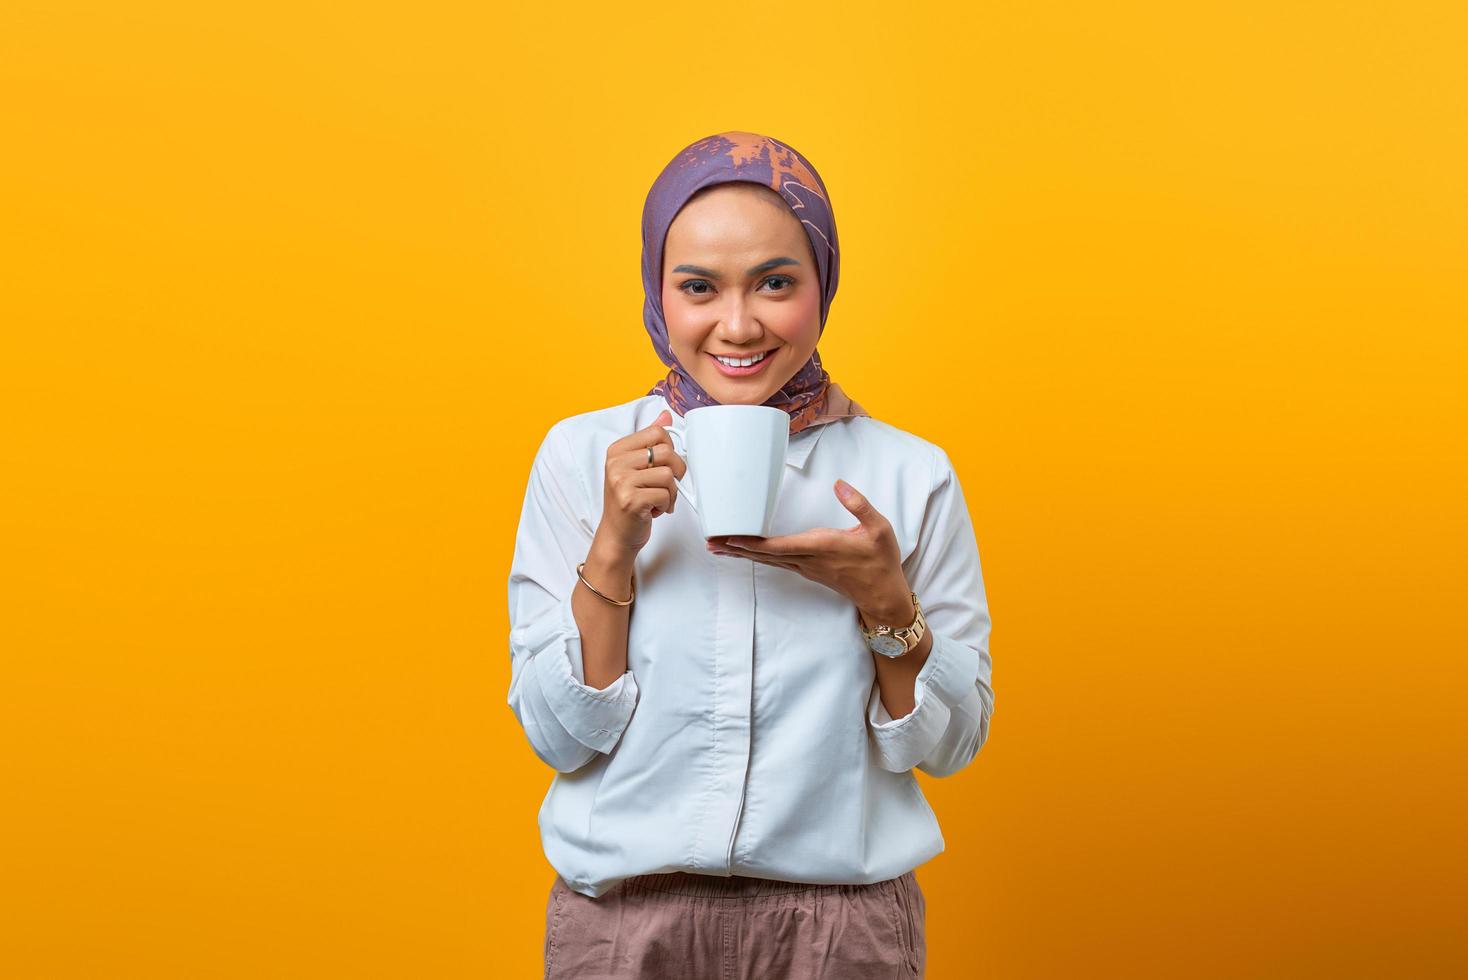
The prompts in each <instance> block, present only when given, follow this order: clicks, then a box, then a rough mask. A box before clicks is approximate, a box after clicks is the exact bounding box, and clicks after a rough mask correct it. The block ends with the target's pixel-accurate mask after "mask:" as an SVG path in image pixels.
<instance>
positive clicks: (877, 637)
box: [856, 592, 928, 657]
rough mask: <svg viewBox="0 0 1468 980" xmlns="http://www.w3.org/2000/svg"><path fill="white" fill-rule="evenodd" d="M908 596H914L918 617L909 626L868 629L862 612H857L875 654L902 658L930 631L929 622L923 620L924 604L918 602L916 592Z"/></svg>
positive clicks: (858, 622) (857, 618)
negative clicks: (863, 620)
mask: <svg viewBox="0 0 1468 980" xmlns="http://www.w3.org/2000/svg"><path fill="white" fill-rule="evenodd" d="M908 594H909V595H911V596H912V608H913V609H914V610H915V611H916V615H915V616H914V617H913V620H912V623H910V624H909V625H907V626H873V627H872V628H870V629H868V628H867V625H866V623H864V622H862V618H861V610H859V609H858V610H857V612H856V624H857V626H859V627H861V633H862V636H864V637H866V641H867V646H868V647H870V648H871V650H872V652H873V653H880V654H881V655H882V656H884V657H900V656H902V655H903V654H904V653H907V652H908V651H909V650H911V649H913V648H914V647H916V646H917V645H918V643H919V642H921V640H922V638H923V634H924V633H926V632H927V631H928V621H927V620H926V619H924V618H923V604H922V603H921V602H918V597H917V593H916V592H911V593H908Z"/></svg>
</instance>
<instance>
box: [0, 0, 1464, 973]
mask: <svg viewBox="0 0 1468 980" xmlns="http://www.w3.org/2000/svg"><path fill="white" fill-rule="evenodd" d="M520 6H521V7H522V8H523V9H520V10H518V11H510V10H507V9H495V8H494V7H492V6H487V5H484V4H471V3H457V4H446V3H438V2H418V3H402V4H397V5H385V4H340V3H331V4H325V3H319V2H301V0H293V2H291V3H288V4H286V3H273V2H271V3H252V4H231V5H227V6H222V5H220V4H200V3H187V4H186V3H172V4H165V3H159V2H143V3H132V4H119V3H112V4H101V3H76V2H64V0H44V2H41V0H9V2H7V3H6V4H5V5H4V8H3V12H0V83H3V91H0V127H3V130H0V146H3V151H0V199H3V205H0V221H3V236H0V327H3V333H0V344H3V348H0V400H3V401H0V436H3V438H0V466H3V483H0V492H3V512H0V521H3V525H0V533H3V538H0V554H3V557H4V561H3V582H0V609H3V619H0V623H3V626H0V629H3V632H0V656H3V659H0V663H3V668H0V794H3V800H0V823H3V827H0V974H3V975H4V976H5V977H6V978H7V980H12V978H13V980H39V978H47V980H50V978H87V980H93V978H109V980H110V978H149V980H159V978H202V977H209V978H218V980H226V978H230V980H232V978H267V977H268V978H312V980H318V978H328V977H330V978H335V977H341V978H419V977H432V978H460V977H463V978H468V977H498V976H505V977H511V976H513V977H529V976H539V970H540V956H541V943H542V939H543V927H544V914H545V900H546V896H547V893H548V891H549V887H550V883H551V876H552V872H551V870H550V868H549V865H548V864H546V862H545V860H544V857H543V856H542V853H541V851H540V844H539V837H538V834H537V829H536V823H535V814H536V809H537V807H538V806H539V803H540V800H541V798H542V796H543V794H544V792H545V790H546V787H547V786H548V784H549V780H550V770H549V769H547V768H546V767H545V766H543V765H542V764H541V763H540V762H539V761H538V760H537V759H536V758H535V757H534V755H533V754H532V752H531V751H530V748H529V745H528V743H527V742H526V740H525V738H524V735H523V733H522V732H521V730H520V729H519V727H518V725H517V724H516V722H515V719H514V717H513V715H512V713H511V711H510V709H509V708H508V706H507V705H506V703H505V697H506V693H507V686H508V681H509V657H508V643H507V633H508V623H507V611H506V598H505V586H506V577H507V574H508V566H509V559H510V553H511V547H512V541H513V535H514V530H515V522H516V519H517V516H518V508H519V505H520V501H521V497H522V494H523V492H524V487H525V480H526V476H527V472H528V467H529V463H530V459H531V456H532V454H533V452H534V450H535V447H536V446H537V444H538V443H539V440H540V439H541V437H542V436H543V434H544V432H545V430H546V428H547V427H548V426H549V425H550V424H551V423H553V422H554V421H555V420H557V419H559V418H562V417H565V416H567V415H571V414H574V413H578V412H582V411H588V410H591V409H595V408H599V407H603V406H607V405H611V404H615V403H619V402H623V401H626V400H628V399H630V398H634V397H637V396H639V395H641V394H643V393H645V392H646V391H647V389H648V388H649V387H651V385H652V383H653V382H654V381H655V380H656V379H657V378H658V377H659V376H660V375H661V373H662V366H661V365H660V364H659V362H658V361H657V359H656V357H655V356H654V354H653V352H652V348H651V345H650V344H649V342H648V339H647V337H646V334H645V333H644V330H643V326H642V323H641V301H642V295H641V286H640V281H639V278H638V260H639V251H638V249H639V216H640V210H641V207H642V202H643V197H644V195H645V193H646V191H647V188H648V186H649V184H650V183H651V181H652V179H653V178H654V177H655V176H656V174H657V172H658V170H659V169H660V168H661V167H662V166H663V164H664V163H665V162H666V161H667V160H668V159H669V157H670V156H671V155H672V154H673V153H674V152H675V151H676V150H677V149H678V148H680V147H682V146H683V145H685V144H686V143H688V142H690V141H691V140H694V139H696V138H699V137H702V136H705V135H708V134H710V133H713V132H718V131H720V130H724V129H733V128H739V129H751V130H755V131H759V132H765V133H768V134H769V135H772V136H775V137H776V138H778V139H782V140H786V141H788V142H790V143H791V144H793V145H794V146H796V147H797V148H798V149H800V150H801V151H802V152H803V153H805V154H806V155H807V156H808V157H809V158H810V159H811V160H812V161H813V162H814V163H815V164H816V166H817V168H818V169H819V170H820V171H821V173H822V175H823V177H824V178H825V180H826V182H827V184H828V186H829V188H830V191H831V194H832V198H833V202H834V205H835V210H836V215H837V220H838V226H839V229H840V235H841V242H842V245H843V249H844V255H843V277H842V284H841V287H840V293H839V295H838V296H837V299H836V302H835V304H834V307H833V312H832V315H831V320H830V321H829V323H828V326H827V332H826V335H825V338H824V339H823V342H822V344H821V348H820V349H821V352H822V356H823V358H824V359H825V362H826V365H827V367H828V369H829V370H830V371H831V373H832V376H833V377H835V378H836V379H838V380H839V381H840V382H841V383H842V385H843V386H844V387H845V388H846V389H847V390H848V392H850V393H851V394H852V396H853V397H855V398H856V399H857V400H858V401H860V402H861V403H862V404H863V405H865V406H866V407H867V408H868V409H869V410H870V411H872V412H873V414H875V415H877V416H878V417H880V418H884V419H886V420H888V421H890V422H892V423H893V424H895V425H897V426H899V427H902V428H905V429H908V430H909V431H913V432H916V433H918V434H920V435H922V436H924V437H926V438H928V439H931V440H932V441H934V442H936V443H938V444H939V445H942V446H943V447H945V448H946V449H947V450H948V452H949V454H950V455H951V457H952V458H953V460H954V462H955V465H956V466H957V468H958V470H959V474H960V476H961V478H962V480H963V483H964V487H965V491H966V493H967V495H968V500H969V503H970V505H971V508H972V513H973V517H974V521H975V525H976V528H977V531H978V537H979V543H980V551H981V555H982V559H983V563H984V570H985V576H986V580H987V583H988V587H989V597H990V604H991V611H992V614H993V617H994V631H993V638H992V653H993V657H994V663H995V671H994V685H995V689H996V695H997V702H996V712H995V715H994V719H993V729H992V735H991V741H990V743H989V744H988V746H986V748H985V749H984V750H983V752H982V754H981V755H980V757H979V758H978V759H977V760H976V762H975V763H974V765H973V766H972V767H971V768H969V769H968V770H965V771H964V772H963V773H961V774H959V775H958V776H956V777H954V778H952V779H946V780H934V779H930V778H928V777H927V776H920V778H921V779H922V781H923V782H922V785H923V787H924V789H925V791H926V792H927V793H928V795H929V798H930V799H931V800H932V802H933V805H934V807H935V809H936V810H937V812H938V814H939V817H940V820H941V822H942V825H943V828H944V832H945V836H946V838H947V843H948V849H947V851H946V852H945V853H944V854H942V855H941V856H939V857H938V858H937V859H935V860H934V861H932V862H930V863H928V864H926V865H924V866H922V867H920V868H919V870H918V875H919V881H920V882H921V884H922V886H923V888H924V890H925V893H926V895H927V897H928V903H929V905H928V907H929V918H928V923H927V927H928V942H929V963H930V971H929V976H930V977H932V978H941V980H946V978H964V977H998V978H1006V980H1011V978H1013V980H1020V978H1040V980H1049V978H1060V977H1126V978H1132V977H1167V978H1175V977H1192V978H1205V977H1206V978H1211V977H1229V978H1235V977H1317V976H1320V977H1324V976H1329V977H1447V976H1461V975H1463V971H1464V970H1465V969H1468V951H1465V946H1468V939H1465V935H1464V930H1463V928H1462V926H1463V922H1464V913H1465V904H1468V903H1465V890H1468V885H1465V882H1468V850H1465V847H1464V842H1463V827H1464V825H1465V820H1468V799H1465V797H1468V779H1465V772H1464V758H1465V749H1468V745H1465V742H1468V738H1465V735H1464V730H1463V727H1462V720H1463V717H1464V703H1465V691H1464V684H1463V680H1464V674H1465V671H1464V668H1463V663H1462V661H1463V657H1464V654H1465V652H1468V643H1465V633H1468V631H1465V623H1464V618H1465V611H1464V610H1465V603H1464V602H1463V593H1464V591H1465V567H1464V566H1465V559H1464V553H1465V545H1468V540H1465V538H1468V533H1465V531H1468V521H1465V513H1464V501H1465V499H1468V487H1465V479H1464V476H1465V473H1464V470H1465V465H1464V459H1465V448H1468V447H1465V436H1464V432H1465V421H1468V412H1465V400H1464V388H1465V367H1468V357H1465V353H1468V337H1465V326H1468V322H1465V321H1468V317H1465V309H1468V305H1465V300H1468V295H1465V293H1468V290H1465V274H1464V270H1465V259H1468V254H1465V252H1468V247H1465V241H1468V237H1465V236H1468V194H1465V186H1464V175H1465V173H1468V152H1465V150H1468V147H1465V132H1468V99H1465V95H1468V82H1465V79H1468V75H1465V73H1464V70H1463V57H1464V51H1465V50H1468V31H1465V26H1468V25H1465V15H1464V14H1463V13H1462V10H1463V8H1462V5H1461V4H1457V3H1423V2H1417V3H1398V4H1386V3H1363V2H1345V3H1304V4H1281V3H1266V2H1262V0H1249V2H1236V3H1222V2H1204V3H1197V2H1190V3H1176V2H1171V3H1162V2H1147V3H1140V2H1121V3H1090V4H1082V3H1064V4H1062V3H1030V2H1013V3H1000V4H982V5H979V6H977V7H975V6H973V5H969V4H957V3H954V4H943V5H924V4H900V5H897V6H895V7H894V6H892V5H890V4H875V3H853V2H845V3H841V4H829V5H805V6H796V7H782V6H778V5H777V6H775V7H749V6H739V5H733V6H727V7H707V6H698V5H691V6H690V5H687V4H680V5H668V6H665V7H661V8H653V7H646V8H641V7H639V8H627V7H623V6H619V5H611V6H596V7H592V6H587V7H577V8H566V7H561V6H558V5H539V6H537V7H535V8H534V9H531V7H530V5H520Z"/></svg>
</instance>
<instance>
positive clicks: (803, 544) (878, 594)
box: [708, 480, 913, 626]
mask: <svg viewBox="0 0 1468 980" xmlns="http://www.w3.org/2000/svg"><path fill="white" fill-rule="evenodd" d="M835 489H836V498H837V499H838V500H840V501H841V504H842V506H844V507H845V508H846V509H847V510H849V511H851V513H852V514H853V515H854V516H855V517H856V519H857V520H858V521H860V523H859V524H857V525H856V526H855V527H850V528H845V529H837V528H829V527H818V528H812V529H811V530H809V531H801V532H800V533H798V534H782V535H780V536H778V537H773V538H761V537H751V536H748V535H723V534H721V535H717V536H715V537H712V538H709V539H708V547H709V550H710V551H712V552H714V553H715V554H726V555H732V556H735V557H739V558H748V559H749V560H751V561H757V562H760V563H761V564H765V565H774V566H775V567H777V568H786V569H789V570H790V571H792V572H797V573H799V574H800V575H803V576H804V577H806V578H808V579H810V580H811V581H812V582H819V583H821V584H822V585H824V586H827V587H829V588H831V589H834V590H835V591H837V592H839V593H841V594H842V595H844V596H846V597H847V598H849V599H850V600H851V601H852V602H853V603H854V604H855V605H856V607H857V609H858V610H860V611H861V614H862V617H863V618H864V619H865V620H866V621H867V624H868V625H869V626H875V625H880V624H884V623H886V624H891V625H905V624H906V623H908V622H909V621H910V620H911V619H912V616H913V608H912V595H911V593H910V592H909V591H908V585H907V576H906V574H905V573H904V572H903V571H902V552H901V550H900V548H899V546H898V543H897V535H896V533H895V532H894V531H893V530H892V524H891V522H890V521H888V520H887V518H885V517H883V516H882V515H881V514H880V513H878V511H877V509H876V508H875V507H873V506H872V505H871V502H870V501H868V500H867V498H866V497H864V496H863V495H862V494H861V493H859V492H858V491H857V490H856V488H855V487H853V486H851V484H849V483H847V482H846V481H845V480H837V481H836V487H835Z"/></svg>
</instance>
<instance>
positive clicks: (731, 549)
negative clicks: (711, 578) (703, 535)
mask: <svg viewBox="0 0 1468 980" xmlns="http://www.w3.org/2000/svg"><path fill="white" fill-rule="evenodd" d="M716 547H717V548H718V549H719V550H720V551H723V552H727V553H729V554H731V555H735V556H737V557H739V558H752V559H755V560H757V561H778V562H781V563H783V564H788V565H798V564H799V563H800V562H799V559H801V558H815V557H817V556H816V555H788V554H780V555H773V554H770V553H768V552H763V551H750V550H749V549H747V548H741V547H739V546H738V545H733V544H724V545H717V546H716Z"/></svg>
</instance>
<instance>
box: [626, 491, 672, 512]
mask: <svg viewBox="0 0 1468 980" xmlns="http://www.w3.org/2000/svg"><path fill="white" fill-rule="evenodd" d="M632 499H633V500H634V501H636V503H637V510H638V512H639V513H641V514H642V515H643V516H644V517H646V518H648V519H649V520H651V519H652V518H654V517H658V516H660V515H662V514H671V513H672V512H673V495H672V494H671V493H669V492H668V491H667V490H666V489H665V488H663V487H642V488H641V489H639V490H637V491H636V493H634V494H633V498H632Z"/></svg>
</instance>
